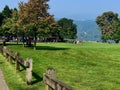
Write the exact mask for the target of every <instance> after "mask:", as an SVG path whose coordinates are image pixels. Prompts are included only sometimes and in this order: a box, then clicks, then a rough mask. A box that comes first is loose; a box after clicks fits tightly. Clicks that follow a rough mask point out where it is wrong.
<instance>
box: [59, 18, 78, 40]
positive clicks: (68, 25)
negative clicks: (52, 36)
mask: <svg viewBox="0 0 120 90" xmlns="http://www.w3.org/2000/svg"><path fill="white" fill-rule="evenodd" d="M58 25H59V26H61V30H60V32H59V37H60V38H61V39H64V38H66V39H76V38H77V26H76V24H74V23H73V20H72V19H67V18H62V19H60V20H58Z"/></svg>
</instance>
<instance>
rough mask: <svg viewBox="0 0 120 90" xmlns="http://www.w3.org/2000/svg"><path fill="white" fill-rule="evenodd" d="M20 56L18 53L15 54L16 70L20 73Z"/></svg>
mask: <svg viewBox="0 0 120 90" xmlns="http://www.w3.org/2000/svg"><path fill="white" fill-rule="evenodd" d="M19 56H20V54H19V53H18V52H17V53H16V54H15V59H16V70H17V71H20V64H19Z"/></svg>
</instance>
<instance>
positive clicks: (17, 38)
mask: <svg viewBox="0 0 120 90" xmlns="http://www.w3.org/2000/svg"><path fill="white" fill-rule="evenodd" d="M18 41H19V40H18V35H17V45H18Z"/></svg>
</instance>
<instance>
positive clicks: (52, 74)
mask: <svg viewBox="0 0 120 90" xmlns="http://www.w3.org/2000/svg"><path fill="white" fill-rule="evenodd" d="M46 74H47V75H48V76H49V77H50V78H53V79H56V71H55V69H54V68H48V69H47V71H46ZM45 89H46V90H50V87H49V85H47V84H46V86H45ZM51 89H52V88H51ZM52 90H53V89H52Z"/></svg>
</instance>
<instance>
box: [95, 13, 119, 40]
mask: <svg viewBox="0 0 120 90" xmlns="http://www.w3.org/2000/svg"><path fill="white" fill-rule="evenodd" d="M96 23H97V24H98V27H99V28H100V30H101V32H102V39H104V40H109V39H112V40H118V39H119V37H118V32H119V30H120V29H119V27H120V20H119V18H118V14H116V13H113V12H104V13H103V14H102V15H101V16H98V17H97V19H96Z"/></svg>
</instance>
